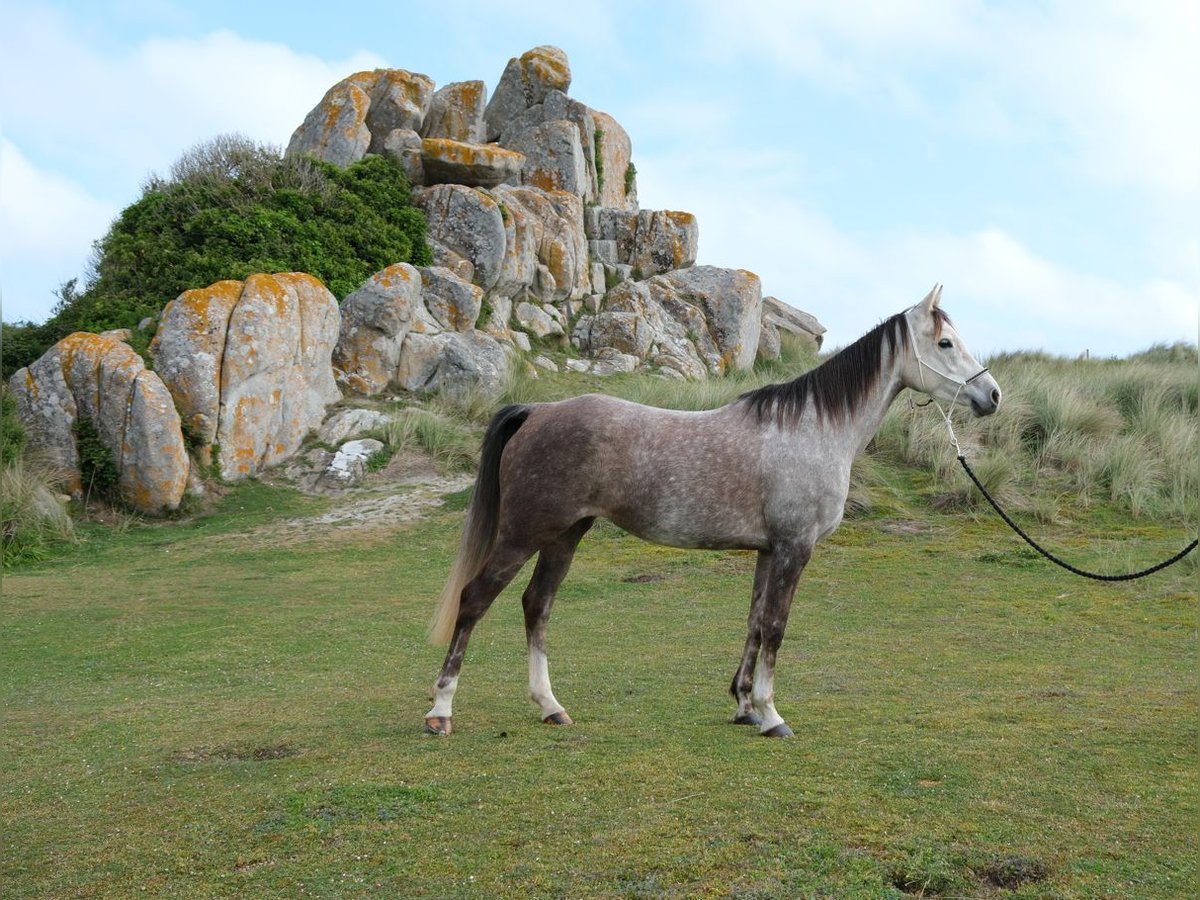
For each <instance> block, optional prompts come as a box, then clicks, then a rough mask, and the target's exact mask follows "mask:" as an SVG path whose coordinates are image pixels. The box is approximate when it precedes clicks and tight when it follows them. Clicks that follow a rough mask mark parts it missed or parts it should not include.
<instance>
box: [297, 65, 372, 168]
mask: <svg viewBox="0 0 1200 900" xmlns="http://www.w3.org/2000/svg"><path fill="white" fill-rule="evenodd" d="M370 105H371V99H370V97H369V96H368V95H367V92H366V91H364V90H363V89H362V88H361V87H359V86H358V85H357V84H354V83H353V82H351V81H348V80H347V81H339V82H338V83H337V84H335V85H334V86H333V87H331V88H330V89H329V90H328V91H326V92H325V96H324V97H322V98H321V102H320V103H318V104H317V105H316V106H315V107H313V109H312V111H311V112H309V114H308V115H307V116H305V117H304V121H303V122H301V123H300V127H299V128H297V129H296V130H295V131H294V132H293V133H292V139H291V140H290V141H289V142H288V146H287V152H288V154H289V155H291V154H306V155H309V156H315V157H316V158H317V159H321V160H324V161H325V162H331V163H333V164H334V165H337V166H348V165H350V163H352V162H357V161H358V160H360V159H362V158H363V155H364V154H365V153H366V152H367V148H368V147H370V146H371V131H370V129H368V128H367V110H368V108H369V107H370Z"/></svg>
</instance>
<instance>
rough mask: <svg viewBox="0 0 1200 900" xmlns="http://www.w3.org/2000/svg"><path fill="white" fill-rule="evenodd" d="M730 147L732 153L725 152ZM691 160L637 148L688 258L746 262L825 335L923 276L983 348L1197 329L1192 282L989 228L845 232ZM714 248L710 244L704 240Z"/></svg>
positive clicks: (1124, 339)
mask: <svg viewBox="0 0 1200 900" xmlns="http://www.w3.org/2000/svg"><path fill="white" fill-rule="evenodd" d="M722 155H723V156H730V155H731V154H730V153H729V152H726V153H724V154H722ZM708 165H711V163H710V161H709V160H707V159H706V160H700V161H697V162H696V163H695V164H694V167H688V166H681V165H680V164H679V162H678V160H677V159H675V158H674V157H671V158H665V157H664V158H656V157H648V158H643V159H639V162H638V169H639V173H638V180H639V192H640V193H645V194H648V195H652V196H655V197H672V198H674V199H675V200H676V201H678V203H679V204H680V205H678V206H677V207H676V208H681V209H686V210H688V211H690V212H693V213H695V214H696V215H697V217H698V219H699V222H700V252H699V259H698V262H699V263H701V264H711V265H720V266H729V267H736V268H745V269H749V270H751V271H753V272H755V273H757V274H758V275H759V276H760V277H761V278H762V281H763V291H764V293H767V294H774V295H776V296H778V297H779V298H780V299H781V300H784V301H785V302H787V303H791V304H792V305H794V306H797V307H799V308H801V309H806V310H808V311H810V312H813V313H815V314H816V315H817V316H818V317H819V318H820V319H821V321H822V323H823V324H824V325H825V326H826V327H827V328H828V329H829V332H830V333H829V335H828V340H829V342H830V346H836V345H842V344H845V343H848V342H849V341H852V340H854V339H855V338H856V337H858V336H859V335H860V334H862V333H864V332H865V331H867V330H868V329H869V328H870V327H871V326H872V325H874V324H875V323H876V322H878V321H879V320H880V319H882V318H884V317H886V316H889V315H891V314H892V313H895V312H898V311H899V310H900V309H902V308H904V307H905V306H907V305H908V304H911V303H915V302H916V301H917V300H919V299H920V298H921V297H922V296H923V295H924V293H925V292H926V291H927V290H928V289H929V287H930V286H931V285H932V284H933V283H934V282H942V283H944V284H945V286H946V302H947V306H948V308H949V310H950V312H951V313H952V315H954V317H955V321H956V322H957V323H958V324H959V325H960V326H962V333H963V335H964V337H965V338H966V339H967V340H968V341H969V342H970V343H971V344H972V347H973V349H975V350H976V351H977V352H980V353H987V352H995V351H998V350H1013V349H1022V348H1029V349H1037V348H1041V349H1045V350H1047V351H1050V352H1054V353H1060V354H1066V355H1075V354H1078V353H1081V352H1083V351H1084V350H1090V351H1091V352H1092V353H1093V354H1101V355H1127V354H1129V353H1131V352H1134V351H1136V350H1139V349H1142V348H1144V347H1146V346H1149V345H1150V344H1153V343H1156V342H1174V341H1191V340H1194V339H1195V335H1196V327H1197V318H1196V317H1197V310H1198V307H1200V303H1198V300H1197V295H1196V292H1195V290H1194V289H1189V287H1188V286H1186V285H1185V284H1183V283H1181V282H1179V281H1172V280H1169V279H1164V278H1161V277H1153V278H1147V279H1145V280H1142V281H1136V282H1133V283H1122V282H1120V281H1117V280H1115V279H1112V278H1104V277H1100V276H1096V275H1092V274H1089V273H1086V272H1080V271H1076V270H1074V269H1072V268H1070V267H1068V266H1064V265H1061V264H1059V263H1056V262H1055V261H1053V260H1050V259H1047V258H1044V257H1042V256H1040V255H1039V254H1037V253H1036V252H1034V251H1033V250H1031V249H1030V248H1029V247H1028V246H1026V245H1025V244H1024V243H1023V242H1022V241H1021V240H1020V239H1019V238H1018V237H1016V236H1014V235H1012V234H1009V233H1007V232H1005V231H1003V230H1002V229H1000V228H997V227H983V228H979V229H973V230H972V231H970V232H968V233H964V234H951V233H930V232H922V233H917V232H911V231H902V230H897V229H894V228H893V229H891V230H887V231H883V232H880V233H876V234H870V235H858V234H853V233H851V232H850V231H848V230H847V229H846V228H844V227H843V226H841V225H840V224H839V223H838V222H837V221H835V220H833V219H831V218H829V217H828V216H826V215H824V214H823V213H821V212H819V211H817V210H813V209H811V208H808V207H806V206H805V205H804V204H803V203H802V202H801V201H800V200H798V199H797V198H796V195H795V194H793V193H792V192H788V191H784V190H779V189H777V188H776V187H775V186H774V185H772V184H771V182H770V180H769V179H767V178H760V177H756V176H755V170H754V168H753V167H747V168H745V169H742V170H739V172H738V173H734V174H732V175H731V174H729V173H726V175H725V176H724V177H723V178H722V182H721V184H722V189H721V190H720V191H714V190H712V189H711V177H709V176H708V175H706V173H705V172H704V171H702V168H703V167H705V166H708ZM714 248H715V249H714Z"/></svg>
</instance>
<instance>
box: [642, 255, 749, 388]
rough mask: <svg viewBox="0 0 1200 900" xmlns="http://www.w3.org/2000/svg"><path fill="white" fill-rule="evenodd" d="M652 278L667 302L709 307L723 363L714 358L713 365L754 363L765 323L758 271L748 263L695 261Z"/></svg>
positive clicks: (707, 318)
mask: <svg viewBox="0 0 1200 900" xmlns="http://www.w3.org/2000/svg"><path fill="white" fill-rule="evenodd" d="M647 284H648V286H649V287H650V291H651V294H652V295H653V296H655V299H656V300H658V302H659V303H660V304H663V305H664V308H667V309H668V310H669V309H670V308H671V306H672V305H673V304H682V305H687V306H691V307H693V308H696V309H699V310H700V311H701V312H702V313H703V315H704V321H705V323H706V326H707V332H708V333H709V334H710V335H711V336H712V341H713V344H714V345H715V347H716V350H717V352H718V353H719V354H720V363H719V365H713V364H712V363H710V364H709V369H710V371H713V372H724V371H726V370H727V369H729V368H734V369H748V368H750V367H751V366H752V365H754V356H755V354H756V352H757V351H758V334H759V329H760V328H761V327H762V326H761V323H762V317H761V312H762V282H761V281H760V280H759V277H758V276H757V275H755V274H754V273H753V272H747V271H746V270H745V269H723V268H719V267H717V266H693V267H691V268H687V269H680V270H678V271H675V272H668V273H666V274H665V275H656V276H654V277H653V278H651V279H649V281H648V282H647ZM677 318H678V316H677Z"/></svg>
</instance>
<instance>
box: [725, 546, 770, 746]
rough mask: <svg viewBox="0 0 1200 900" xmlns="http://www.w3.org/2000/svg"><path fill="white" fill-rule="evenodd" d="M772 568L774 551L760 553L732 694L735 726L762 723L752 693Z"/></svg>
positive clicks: (730, 687) (730, 689)
mask: <svg viewBox="0 0 1200 900" xmlns="http://www.w3.org/2000/svg"><path fill="white" fill-rule="evenodd" d="M770 566H771V551H770V550H760V551H758V562H757V563H756V564H755V566H754V592H753V593H752V594H751V596H750V615H749V617H748V619H747V621H746V648H745V649H744V650H743V651H742V661H741V664H740V665H739V666H738V668H737V671H736V672H734V673H733V682H732V683H731V684H730V685H729V693H731V694H733V699H734V700H736V701H737V712H736V713H734V716H733V724H734V725H761V724H762V719H760V718H759V716H758V713H756V712H755V711H754V706H753V704H752V703H751V701H750V691H751V689H752V688H753V687H754V664H755V663H756V662H757V661H758V648H759V646H760V645H761V643H762V632H761V630H760V628H761V621H762V607H763V595H764V593H765V591H766V586H767V572H768V570H769V568H770Z"/></svg>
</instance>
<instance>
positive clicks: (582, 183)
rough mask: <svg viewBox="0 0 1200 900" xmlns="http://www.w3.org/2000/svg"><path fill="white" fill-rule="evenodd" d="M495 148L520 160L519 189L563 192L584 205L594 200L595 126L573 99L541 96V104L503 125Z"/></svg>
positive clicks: (556, 93) (587, 111) (556, 94)
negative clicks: (522, 159)
mask: <svg viewBox="0 0 1200 900" xmlns="http://www.w3.org/2000/svg"><path fill="white" fill-rule="evenodd" d="M572 130H574V132H575V133H574V134H572ZM500 143H501V144H502V145H503V146H505V147H509V148H511V149H513V150H517V151H519V152H520V153H522V154H523V155H524V156H525V165H524V168H523V170H522V172H521V183H522V184H527V185H532V186H534V187H540V188H542V189H543V190H548V191H549V190H560V191H569V192H570V193H572V194H576V195H578V196H579V197H581V198H582V199H583V200H584V201H585V202H590V201H592V200H594V199H595V198H596V196H597V170H596V157H595V149H596V124H595V121H594V120H593V118H592V111H591V110H590V109H588V107H587V106H585V105H584V104H582V103H580V102H579V101H578V100H572V99H570V98H569V97H567V95H566V94H565V93H563V92H562V91H559V90H550V91H547V92H546V96H545V98H544V99H543V100H542V102H541V103H538V104H535V105H534V106H531V107H529V108H528V109H526V110H525V111H524V112H523V113H521V114H520V115H519V116H517V117H515V118H514V119H513V120H512V121H511V122H509V124H508V125H507V127H505V129H504V132H503V133H502V134H501V135H500Z"/></svg>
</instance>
